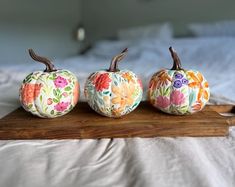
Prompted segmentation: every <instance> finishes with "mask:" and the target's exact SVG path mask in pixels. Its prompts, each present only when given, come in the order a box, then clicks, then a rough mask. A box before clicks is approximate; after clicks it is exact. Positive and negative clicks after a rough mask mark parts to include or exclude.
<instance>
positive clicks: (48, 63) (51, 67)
mask: <svg viewBox="0 0 235 187" xmlns="http://www.w3.org/2000/svg"><path fill="white" fill-rule="evenodd" d="M29 55H30V56H31V58H32V59H34V60H35V61H37V62H41V63H43V64H45V65H46V69H45V72H52V71H56V69H55V68H54V65H53V64H52V62H51V61H50V60H49V59H47V58H46V57H41V56H38V55H36V53H35V52H34V51H33V49H29Z"/></svg>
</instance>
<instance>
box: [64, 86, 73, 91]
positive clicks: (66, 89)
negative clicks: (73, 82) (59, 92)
mask: <svg viewBox="0 0 235 187" xmlns="http://www.w3.org/2000/svg"><path fill="white" fill-rule="evenodd" d="M71 89H72V88H71V87H69V86H67V87H66V88H65V89H64V90H65V91H70V90H71Z"/></svg>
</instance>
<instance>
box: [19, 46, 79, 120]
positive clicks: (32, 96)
mask: <svg viewBox="0 0 235 187" xmlns="http://www.w3.org/2000/svg"><path fill="white" fill-rule="evenodd" d="M29 54H30V56H31V57H32V58H33V59H34V60H35V61H38V62H41V63H44V64H45V65H46V69H45V71H35V72H33V73H31V74H29V75H28V76H27V77H26V78H25V79H24V80H23V83H22V85H21V88H20V91H19V95H20V102H21V105H22V106H23V108H24V109H25V110H26V111H28V112H31V113H32V114H34V115H36V116H39V117H42V118H55V117H58V116H62V115H64V114H67V113H68V112H69V111H71V110H72V109H73V108H74V106H75V105H76V104H77V102H78V98H79V83H78V80H77V77H76V76H75V75H74V74H72V73H71V72H70V71H68V70H56V69H55V68H54V65H53V64H52V63H51V61H50V60H48V59H47V58H45V57H40V56H38V55H36V54H35V53H34V51H33V50H32V49H29Z"/></svg>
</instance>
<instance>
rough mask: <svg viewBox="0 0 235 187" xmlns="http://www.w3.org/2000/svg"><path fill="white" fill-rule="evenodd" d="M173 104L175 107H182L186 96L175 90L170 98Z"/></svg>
mask: <svg viewBox="0 0 235 187" xmlns="http://www.w3.org/2000/svg"><path fill="white" fill-rule="evenodd" d="M170 100H171V103H172V104H174V105H181V104H183V103H184V101H185V97H184V94H183V93H182V92H180V91H179V90H174V91H173V92H172V93H171V96H170Z"/></svg>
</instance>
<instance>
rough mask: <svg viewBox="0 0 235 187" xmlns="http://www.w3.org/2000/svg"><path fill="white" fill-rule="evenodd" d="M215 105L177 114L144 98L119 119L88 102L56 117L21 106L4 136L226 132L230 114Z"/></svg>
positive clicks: (4, 124)
mask: <svg viewBox="0 0 235 187" xmlns="http://www.w3.org/2000/svg"><path fill="white" fill-rule="evenodd" d="M215 108H216V107H215V106H214V107H212V106H207V107H206V108H205V109H204V110H203V111H201V112H198V113H196V114H193V115H187V116H174V115H168V114H165V113H162V112H160V111H158V110H157V109H155V108H153V107H152V106H150V105H149V104H148V103H146V102H142V103H141V104H140V105H139V106H138V108H137V109H136V110H135V111H133V112H132V113H130V114H128V115H126V116H123V117H122V118H118V119H114V118H107V117H103V116H100V115H99V114H97V113H95V112H94V111H93V110H91V109H90V108H89V106H88V104H87V103H78V105H77V106H76V107H75V109H74V110H73V111H71V112H70V113H69V114H67V115H65V116H62V117H59V118H54V119H41V118H38V117H36V116H33V115H31V114H30V113H27V112H25V111H24V110H23V109H22V108H19V109H17V110H15V111H14V112H12V113H10V114H9V115H7V116H6V117H4V118H3V119H1V120H0V139H1V140H8V139H11V140H12V139H13V140H16V139H84V138H91V139H96V138H130V137H157V136H164V137H178V136H194V137H204V136H226V135H227V134H228V127H229V124H228V120H229V119H230V118H226V117H223V116H221V115H219V114H218V113H217V112H216V110H215ZM226 109H227V111H226V112H229V110H228V107H227V108H226ZM233 109H234V108H233V107H232V106H231V108H230V110H233ZM224 110H225V109H224ZM231 119H232V118H231Z"/></svg>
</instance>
